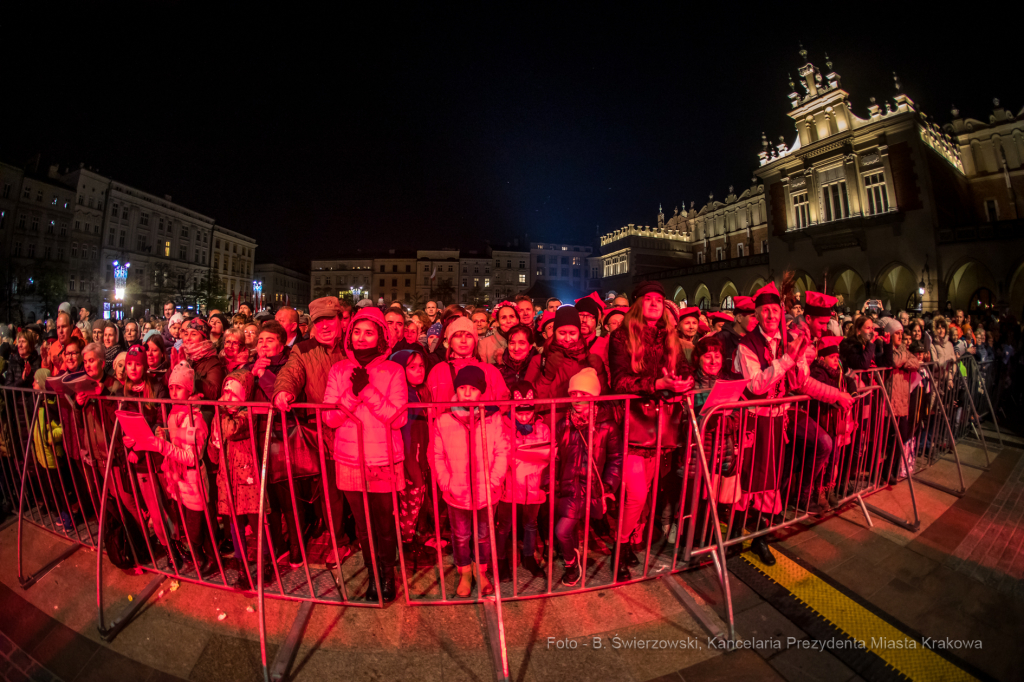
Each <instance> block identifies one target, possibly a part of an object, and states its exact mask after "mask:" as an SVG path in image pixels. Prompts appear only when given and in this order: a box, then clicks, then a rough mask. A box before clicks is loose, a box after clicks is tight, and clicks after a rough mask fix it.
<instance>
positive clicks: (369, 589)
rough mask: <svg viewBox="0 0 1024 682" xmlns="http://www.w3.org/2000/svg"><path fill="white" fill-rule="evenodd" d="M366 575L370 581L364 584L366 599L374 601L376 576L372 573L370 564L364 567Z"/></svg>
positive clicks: (375, 597) (375, 599) (375, 598)
mask: <svg viewBox="0 0 1024 682" xmlns="http://www.w3.org/2000/svg"><path fill="white" fill-rule="evenodd" d="M366 577H367V580H369V581H370V582H369V584H368V585H367V586H366V595H365V598H366V601H371V602H375V601H377V578H376V576H374V575H373V568H372V567H370V566H367V567H366Z"/></svg>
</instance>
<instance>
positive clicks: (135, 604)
mask: <svg viewBox="0 0 1024 682" xmlns="http://www.w3.org/2000/svg"><path fill="white" fill-rule="evenodd" d="M166 577H167V576H165V575H164V574H162V573H159V574H157V575H156V576H154V577H153V579H152V580H150V581H149V584H148V585H146V587H145V588H144V589H143V590H142V592H140V593H139V594H138V595H137V596H135V598H134V599H132V601H131V602H129V603H128V608H126V609H125V610H124V611H122V612H121V615H120V616H118V617H117V618H115V619H114V620H113V621H112V622H111V623H110V627H106V628H104V627H101V628H100V629H99V630H100V637H102V638H103V641H104V642H110V641H112V640H113V639H114V638H115V637H117V634H118V633H119V632H121V630H123V629H124V626H125V625H127V624H128V623H130V622H131V620H132V618H134V617H135V614H136V613H138V612H139V609H141V608H142V606H143V605H144V604H145V603H146V602H147V601H148V600H149V598H150V597H152V596H153V594H154V593H155V592H156V591H157V590H158V589H159V588H160V585H161V584H162V583H163V582H164V579H165V578H166Z"/></svg>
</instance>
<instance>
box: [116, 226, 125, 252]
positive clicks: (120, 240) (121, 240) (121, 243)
mask: <svg viewBox="0 0 1024 682" xmlns="http://www.w3.org/2000/svg"><path fill="white" fill-rule="evenodd" d="M125 236H126V233H125V231H124V230H121V234H120V235H119V236H118V238H117V245H118V246H120V247H121V248H122V249H123V248H124V238H125Z"/></svg>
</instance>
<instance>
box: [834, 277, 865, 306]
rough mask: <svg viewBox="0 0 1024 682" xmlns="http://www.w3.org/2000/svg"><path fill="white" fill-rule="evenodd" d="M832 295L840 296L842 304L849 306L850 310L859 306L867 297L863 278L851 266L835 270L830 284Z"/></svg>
mask: <svg viewBox="0 0 1024 682" xmlns="http://www.w3.org/2000/svg"><path fill="white" fill-rule="evenodd" d="M832 295H833V296H842V297H843V306H844V307H845V306H849V308H850V310H856V309H858V308H860V307H861V305H863V303H864V301H865V300H866V299H867V289H866V287H865V286H864V278H862V277H861V276H860V275H858V274H857V271H856V270H853V269H852V268H845V269H844V270H841V271H839V272H837V273H836V275H835V280H834V283H833V285H832Z"/></svg>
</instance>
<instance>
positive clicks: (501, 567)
mask: <svg viewBox="0 0 1024 682" xmlns="http://www.w3.org/2000/svg"><path fill="white" fill-rule="evenodd" d="M498 578H499V579H500V580H501V582H503V583H508V582H512V567H511V566H510V565H509V561H508V557H505V558H503V559H498Z"/></svg>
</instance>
